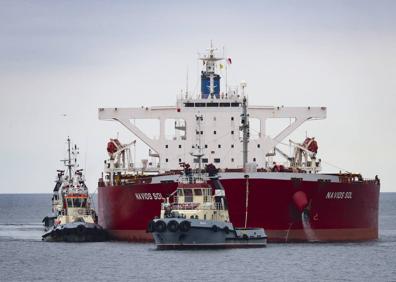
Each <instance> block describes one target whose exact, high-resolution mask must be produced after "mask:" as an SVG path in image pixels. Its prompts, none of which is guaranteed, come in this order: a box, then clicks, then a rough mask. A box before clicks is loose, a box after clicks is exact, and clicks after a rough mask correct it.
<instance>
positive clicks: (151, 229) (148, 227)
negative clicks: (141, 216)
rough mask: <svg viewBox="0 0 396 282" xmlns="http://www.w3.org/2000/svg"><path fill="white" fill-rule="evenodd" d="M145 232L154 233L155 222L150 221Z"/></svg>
mask: <svg viewBox="0 0 396 282" xmlns="http://www.w3.org/2000/svg"><path fill="white" fill-rule="evenodd" d="M147 232H149V233H153V232H155V222H154V221H153V220H152V221H150V222H149V224H148V225H147Z"/></svg>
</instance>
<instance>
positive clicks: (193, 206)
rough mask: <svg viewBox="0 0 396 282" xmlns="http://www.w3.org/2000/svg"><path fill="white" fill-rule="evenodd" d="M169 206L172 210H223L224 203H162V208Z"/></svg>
mask: <svg viewBox="0 0 396 282" xmlns="http://www.w3.org/2000/svg"><path fill="white" fill-rule="evenodd" d="M166 206H169V207H170V209H171V210H216V211H223V210H225V209H224V205H222V204H221V203H194V202H183V203H177V202H175V203H172V204H164V203H163V204H162V207H161V208H162V209H165V208H166Z"/></svg>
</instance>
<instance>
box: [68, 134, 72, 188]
mask: <svg viewBox="0 0 396 282" xmlns="http://www.w3.org/2000/svg"><path fill="white" fill-rule="evenodd" d="M67 153H68V159H67V161H68V165H67V168H68V170H69V181H72V180H71V179H72V170H71V168H72V166H73V165H72V164H71V151H70V137H67Z"/></svg>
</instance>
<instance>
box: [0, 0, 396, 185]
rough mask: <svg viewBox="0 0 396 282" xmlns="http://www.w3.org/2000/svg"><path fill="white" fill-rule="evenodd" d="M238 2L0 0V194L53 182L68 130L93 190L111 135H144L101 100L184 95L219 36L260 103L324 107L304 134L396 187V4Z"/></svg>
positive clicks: (235, 74)
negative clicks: (111, 116) (324, 113)
mask: <svg viewBox="0 0 396 282" xmlns="http://www.w3.org/2000/svg"><path fill="white" fill-rule="evenodd" d="M145 2H148V3H145ZM228 2H229V1H222V2H221V1H220V2H219V1H216V2H215V1H195V2H193V3H192V2H191V3H188V2H187V1H161V2H160V1H141V2H133V1H118V2H117V3H114V1H97V2H94V1H64V2H60V1H57V2H56V1H2V2H0V43H1V44H0V105H1V112H0V115H1V118H0V128H1V137H2V138H1V141H0V153H1V156H2V158H1V160H2V162H1V165H0V177H1V178H0V179H2V181H1V184H0V192H2V193H14V192H50V191H51V189H52V188H53V187H52V184H53V183H52V181H53V178H54V176H55V171H56V169H58V168H60V162H59V159H61V158H62V157H63V156H64V148H65V139H66V137H67V136H68V135H70V136H71V137H72V139H73V140H74V141H75V142H77V143H78V144H79V146H80V147H81V150H82V152H81V164H82V166H86V169H87V178H88V184H89V186H90V190H91V191H92V192H93V191H94V190H95V189H96V182H97V178H98V177H99V176H100V173H101V169H102V165H103V160H104V158H105V157H106V151H105V145H106V141H107V139H108V138H109V137H113V136H115V135H116V134H117V132H119V134H120V137H121V138H122V139H123V141H125V142H127V141H130V140H132V139H133V137H132V136H130V134H129V133H128V132H126V130H125V129H124V128H122V127H121V126H119V125H118V124H116V123H111V122H101V121H99V120H98V119H97V108H98V107H110V106H118V107H121V106H123V107H128V106H130V107H135V106H137V107H138V106H141V105H148V106H150V105H174V103H175V101H176V95H178V94H179V93H180V90H181V89H183V88H184V87H185V76H186V69H187V68H188V70H189V73H190V83H189V87H190V89H191V90H193V89H197V76H198V72H197V62H196V58H197V52H198V51H199V50H204V49H205V48H207V47H208V45H209V42H210V40H213V41H214V44H215V45H216V46H218V47H219V48H221V47H222V46H225V48H226V51H227V54H228V56H230V57H232V59H233V64H232V66H231V68H230V72H229V80H230V83H234V84H237V83H238V82H239V81H240V80H246V81H247V82H248V88H247V91H248V94H249V99H250V103H251V104H259V105H290V106H308V105H311V106H327V107H328V118H327V119H326V120H324V121H317V122H309V123H306V124H305V125H304V126H303V127H302V128H300V130H299V132H297V133H296V134H295V135H294V136H293V138H295V139H301V138H303V137H304V136H305V132H306V131H308V134H309V135H313V136H316V138H317V140H318V142H319V154H320V156H321V158H322V159H323V160H324V161H327V162H329V163H331V164H335V165H337V166H339V167H342V168H345V169H347V170H350V171H354V172H361V173H362V174H363V176H364V177H374V176H375V175H376V174H378V175H379V176H380V178H381V179H382V184H383V185H382V191H396V188H395V187H394V185H393V181H392V175H393V170H394V169H393V162H394V159H395V157H396V149H395V146H394V145H395V144H396V142H395V140H394V139H395V137H396V134H395V132H396V118H395V116H394V109H395V107H396V95H395V94H396V93H395V92H396V91H395V89H396V17H395V15H396V2H395V1H240V2H238V3H228ZM63 114H67V116H66V117H64V116H63ZM139 148H141V150H143V147H142V146H141V147H139ZM144 150H145V149H144ZM141 153H142V156H143V155H144V153H145V152H141ZM326 170H327V171H329V170H332V171H338V170H337V169H336V168H334V169H333V168H331V167H326Z"/></svg>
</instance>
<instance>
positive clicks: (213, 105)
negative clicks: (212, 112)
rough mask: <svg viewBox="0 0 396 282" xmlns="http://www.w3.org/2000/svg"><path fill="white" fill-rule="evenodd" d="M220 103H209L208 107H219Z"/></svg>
mask: <svg viewBox="0 0 396 282" xmlns="http://www.w3.org/2000/svg"><path fill="white" fill-rule="evenodd" d="M218 106H219V103H207V104H206V107H218Z"/></svg>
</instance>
